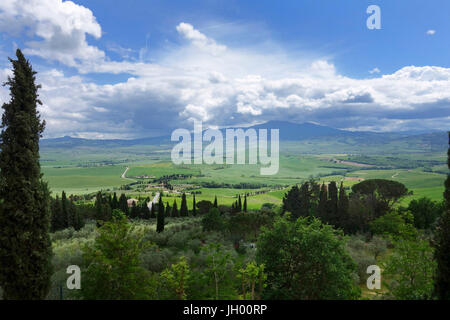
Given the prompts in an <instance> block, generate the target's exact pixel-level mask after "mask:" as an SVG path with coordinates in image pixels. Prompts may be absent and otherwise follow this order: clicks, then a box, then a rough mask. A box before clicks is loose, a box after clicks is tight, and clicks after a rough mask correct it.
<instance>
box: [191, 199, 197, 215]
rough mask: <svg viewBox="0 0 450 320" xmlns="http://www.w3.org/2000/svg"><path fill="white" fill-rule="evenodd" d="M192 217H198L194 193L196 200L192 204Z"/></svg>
mask: <svg viewBox="0 0 450 320" xmlns="http://www.w3.org/2000/svg"><path fill="white" fill-rule="evenodd" d="M192 215H194V216H196V215H197V208H196V203H195V193H194V199H193V202H192Z"/></svg>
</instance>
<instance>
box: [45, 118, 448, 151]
mask: <svg viewBox="0 0 450 320" xmlns="http://www.w3.org/2000/svg"><path fill="white" fill-rule="evenodd" d="M249 128H251V129H255V130H258V129H268V130H270V129H279V130H280V131H279V132H280V140H281V141H302V140H308V141H317V140H323V139H328V140H330V139H331V140H338V141H339V142H340V143H346V144H350V145H358V144H361V145H367V144H372V145H383V144H385V143H392V142H395V141H398V142H399V143H402V144H405V143H406V144H411V145H416V146H419V147H420V146H427V148H431V149H432V150H435V149H437V150H441V149H442V150H444V149H446V148H447V143H448V141H447V133H446V132H432V133H422V134H406V133H395V132H394V133H392V132H387V133H376V132H367V131H366V132H361V131H347V130H340V129H335V128H331V127H327V126H322V125H318V124H314V123H309V122H306V123H300V124H298V123H292V122H288V121H268V122H266V123H263V124H259V125H254V126H251V127H247V128H242V129H244V130H245V129H249ZM221 131H222V133H223V134H224V136H225V129H221ZM171 143H172V142H171V141H170V136H161V137H152V138H139V139H132V140H123V139H106V140H101V139H83V138H73V137H68V136H66V137H62V138H53V139H42V140H41V143H40V145H41V147H42V148H75V147H98V148H113V147H126V146H135V145H165V144H171Z"/></svg>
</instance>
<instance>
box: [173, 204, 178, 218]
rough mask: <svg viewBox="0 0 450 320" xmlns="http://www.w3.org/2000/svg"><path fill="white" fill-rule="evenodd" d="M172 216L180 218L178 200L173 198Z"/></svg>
mask: <svg viewBox="0 0 450 320" xmlns="http://www.w3.org/2000/svg"><path fill="white" fill-rule="evenodd" d="M172 217H173V218H178V217H179V212H178V207H177V200H173V205H172Z"/></svg>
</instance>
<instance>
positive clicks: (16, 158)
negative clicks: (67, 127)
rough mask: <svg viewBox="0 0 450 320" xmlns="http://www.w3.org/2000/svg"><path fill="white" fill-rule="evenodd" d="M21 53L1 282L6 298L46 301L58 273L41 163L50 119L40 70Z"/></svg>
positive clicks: (5, 131) (1, 213) (1, 183)
mask: <svg viewBox="0 0 450 320" xmlns="http://www.w3.org/2000/svg"><path fill="white" fill-rule="evenodd" d="M16 56H17V60H13V59H9V61H10V62H11V63H12V65H13V75H12V77H8V81H7V82H6V83H5V84H6V85H8V86H9V88H10V101H9V102H7V103H4V104H3V106H2V108H3V115H2V125H1V128H2V132H1V134H0V150H1V153H0V199H1V201H0V286H1V287H2V288H3V298H4V299H26V300H32V299H44V298H45V297H46V296H47V294H48V292H49V289H50V276H51V274H52V267H51V256H52V248H51V243H50V237H49V229H50V192H49V190H48V186H47V183H46V182H44V181H43V179H42V174H41V167H40V164H39V139H40V138H41V136H42V133H43V131H44V128H45V121H41V118H40V115H39V112H38V110H37V105H38V104H42V103H41V101H40V100H39V99H38V92H37V91H38V89H39V88H40V86H39V85H36V84H35V75H36V72H35V71H34V70H33V68H32V66H31V64H30V62H29V61H28V60H26V59H25V57H24V56H23V54H22V52H21V51H20V50H19V49H17V51H16Z"/></svg>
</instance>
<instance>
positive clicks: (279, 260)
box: [257, 217, 360, 300]
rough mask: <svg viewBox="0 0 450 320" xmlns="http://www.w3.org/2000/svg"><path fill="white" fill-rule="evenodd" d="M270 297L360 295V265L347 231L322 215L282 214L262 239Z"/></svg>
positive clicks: (259, 255)
mask: <svg viewBox="0 0 450 320" xmlns="http://www.w3.org/2000/svg"><path fill="white" fill-rule="evenodd" d="M257 261H258V262H260V263H264V265H265V266H266V267H265V272H266V273H267V287H266V289H265V291H264V295H265V297H266V298H269V299H296V300H297V299H298V300H302V299H357V298H358V297H359V296H360V290H359V288H358V287H357V286H356V284H355V281H354V273H355V272H356V266H355V264H354V262H353V261H352V259H351V257H350V256H349V255H348V253H347V252H346V250H345V240H344V239H343V233H342V232H339V231H336V230H334V229H333V228H332V227H331V226H329V225H324V224H322V223H321V222H320V220H318V219H309V218H299V219H297V220H295V221H292V222H291V221H289V219H288V218H287V217H282V218H278V219H277V220H276V221H275V223H274V225H273V228H272V229H264V231H263V233H262V234H261V235H260V238H259V240H258V251H257Z"/></svg>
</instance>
